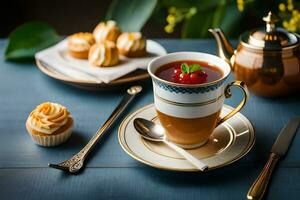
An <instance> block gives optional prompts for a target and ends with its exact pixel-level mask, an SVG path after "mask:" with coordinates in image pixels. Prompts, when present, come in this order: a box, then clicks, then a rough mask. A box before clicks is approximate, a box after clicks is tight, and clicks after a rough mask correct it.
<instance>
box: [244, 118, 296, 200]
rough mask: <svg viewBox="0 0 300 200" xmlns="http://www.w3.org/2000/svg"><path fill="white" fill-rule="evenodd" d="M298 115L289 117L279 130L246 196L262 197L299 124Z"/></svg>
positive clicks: (252, 197)
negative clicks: (265, 160)
mask: <svg viewBox="0 0 300 200" xmlns="http://www.w3.org/2000/svg"><path fill="white" fill-rule="evenodd" d="M299 121H300V117H297V118H294V119H291V120H290V121H289V122H288V123H287V124H286V125H285V126H284V127H283V129H282V130H281V132H280V134H279V135H278V137H277V139H276V141H275V143H274V144H273V146H272V149H271V152H270V156H269V159H268V161H267V163H266V164H265V166H264V168H263V170H262V171H261V173H260V174H259V176H258V177H257V179H256V180H255V181H254V183H253V185H252V186H251V188H250V189H249V191H248V194H247V198H248V199H255V200H259V199H262V197H263V195H264V193H265V191H266V189H267V185H268V182H269V180H270V178H271V174H272V172H273V170H274V168H275V166H276V163H277V162H278V160H279V159H280V158H281V157H282V156H284V155H285V154H286V152H287V151H288V148H289V146H290V144H291V142H292V140H293V138H294V135H295V133H296V132H297V128H298V125H299Z"/></svg>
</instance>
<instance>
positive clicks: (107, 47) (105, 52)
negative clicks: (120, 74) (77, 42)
mask: <svg viewBox="0 0 300 200" xmlns="http://www.w3.org/2000/svg"><path fill="white" fill-rule="evenodd" d="M89 62H90V63H91V64H92V65H95V66H99V67H109V66H113V65H116V64H117V63H118V62H119V55H118V50H117V47H116V45H115V43H113V42H111V41H105V42H101V43H96V44H94V45H93V46H92V47H91V49H90V52H89Z"/></svg>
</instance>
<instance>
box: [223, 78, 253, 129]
mask: <svg viewBox="0 0 300 200" xmlns="http://www.w3.org/2000/svg"><path fill="white" fill-rule="evenodd" d="M233 86H237V87H238V88H240V89H241V90H242V91H243V94H244V98H243V100H242V101H241V102H240V104H239V105H238V106H237V107H236V108H234V110H232V111H231V112H230V113H228V114H227V115H226V116H225V117H223V118H222V119H220V121H219V122H218V125H220V124H222V123H223V122H225V121H226V120H228V119H229V118H231V117H232V116H233V115H235V114H236V113H238V112H239V111H240V110H241V109H242V108H243V107H244V106H245V104H246V103H247V101H248V99H249V91H248V89H247V86H246V84H245V82H243V81H233V82H231V83H229V84H228V85H227V86H226V88H225V90H224V94H225V97H226V98H230V97H231V96H232V94H231V89H230V88H231V87H233Z"/></svg>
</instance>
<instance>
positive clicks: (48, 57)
mask: <svg viewBox="0 0 300 200" xmlns="http://www.w3.org/2000/svg"><path fill="white" fill-rule="evenodd" d="M166 53H167V52H166V50H165V49H164V48H163V47H162V46H161V45H160V44H158V43H157V42H155V41H153V40H147V56H146V57H141V58H126V57H124V56H120V62H119V64H118V65H115V66H112V67H97V66H93V65H91V64H90V63H89V62H88V60H82V59H76V58H73V57H71V56H70V55H69V54H68V52H67V40H66V39H65V40H63V41H61V42H60V43H58V44H56V45H54V46H53V47H50V48H47V49H45V50H42V51H40V52H38V53H36V54H35V59H37V60H39V61H40V62H41V63H42V64H43V65H45V66H46V67H48V68H51V69H52V70H54V71H55V72H57V73H59V74H61V75H62V76H67V77H69V78H73V79H77V80H81V81H94V82H96V83H102V82H104V83H109V82H111V81H113V80H115V79H118V78H120V77H121V76H124V75H126V74H128V73H130V72H132V71H134V70H136V69H138V68H139V69H146V68H147V65H148V63H149V62H150V61H151V60H152V59H153V58H155V57H157V56H162V55H165V54H166Z"/></svg>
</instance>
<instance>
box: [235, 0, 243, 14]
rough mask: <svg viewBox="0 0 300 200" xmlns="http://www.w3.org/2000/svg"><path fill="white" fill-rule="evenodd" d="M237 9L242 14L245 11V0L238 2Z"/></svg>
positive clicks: (237, 0)
mask: <svg viewBox="0 0 300 200" xmlns="http://www.w3.org/2000/svg"><path fill="white" fill-rule="evenodd" d="M236 4H237V8H238V10H239V11H240V12H242V11H243V10H244V5H245V2H244V0H236Z"/></svg>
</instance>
